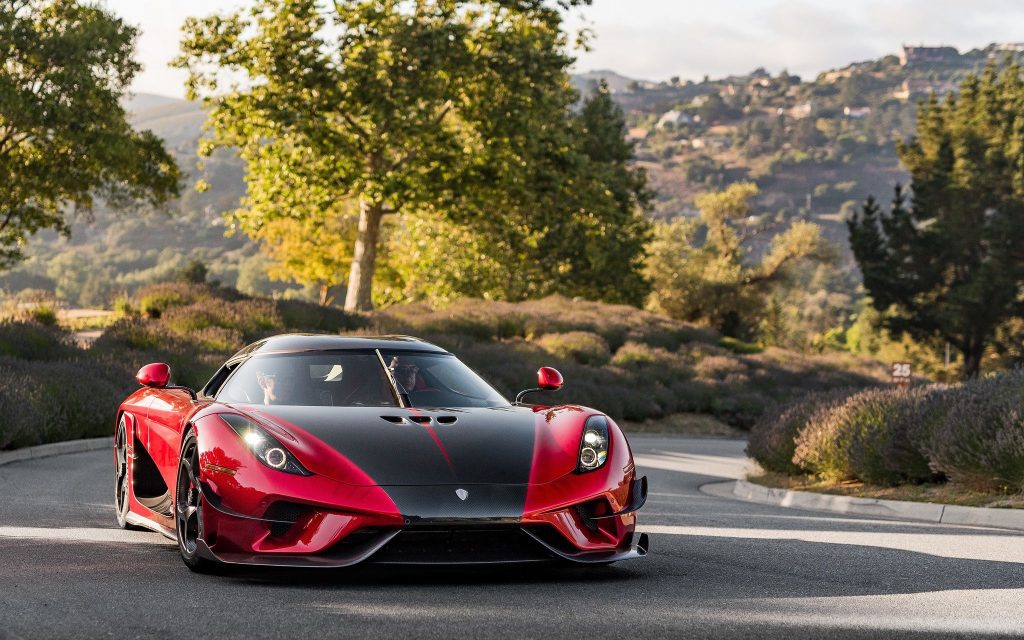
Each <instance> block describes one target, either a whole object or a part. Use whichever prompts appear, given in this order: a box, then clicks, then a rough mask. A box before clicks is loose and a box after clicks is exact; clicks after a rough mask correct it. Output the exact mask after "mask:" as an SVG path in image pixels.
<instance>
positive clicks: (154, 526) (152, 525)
mask: <svg viewBox="0 0 1024 640" xmlns="http://www.w3.org/2000/svg"><path fill="white" fill-rule="evenodd" d="M125 520H127V521H128V524H130V525H134V526H136V527H142V528H144V529H149V530H150V531H155V532H156V533H159V534H161V535H163V536H164V537H166V538H170V539H171V540H175V541H176V540H177V539H178V535H177V533H175V531H174V529H170V528H168V527H165V526H164V525H162V524H160V523H158V522H154V521H152V520H150V519H149V518H144V517H142V516H140V515H139V514H137V513H135V512H134V511H129V512H128V515H127V516H125Z"/></svg>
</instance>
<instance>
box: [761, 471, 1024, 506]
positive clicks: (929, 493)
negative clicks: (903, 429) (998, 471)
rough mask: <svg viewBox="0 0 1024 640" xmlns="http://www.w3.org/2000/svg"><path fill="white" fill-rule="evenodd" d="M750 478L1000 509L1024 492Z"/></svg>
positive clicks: (1018, 501) (1019, 500) (779, 485)
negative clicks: (1006, 492) (989, 491)
mask: <svg viewBox="0 0 1024 640" xmlns="http://www.w3.org/2000/svg"><path fill="white" fill-rule="evenodd" d="M747 479H748V480H749V481H750V482H753V483H755V484H759V485H762V486H765V487H771V488H773V489H790V490H793V491H810V492H813V493H827V494H831V495H839V496H850V497H853V498H875V499H880V500H905V501H908V502H930V503H934V504H953V505H959V506H963V507H990V508H999V509H1024V493H1015V494H1005V493H987V492H983V491H977V490H974V489H971V488H969V487H965V486H963V485H958V484H955V483H942V484H909V485H900V486H897V487H880V486H877V485H871V484H866V483H864V482H859V481H847V482H835V481H829V480H819V479H816V478H814V477H810V476H789V475H786V474H782V473H774V472H767V473H763V474H760V475H754V476H750V477H749V478H747Z"/></svg>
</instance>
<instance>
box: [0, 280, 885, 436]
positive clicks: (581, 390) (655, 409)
mask: <svg viewBox="0 0 1024 640" xmlns="http://www.w3.org/2000/svg"><path fill="white" fill-rule="evenodd" d="M134 304H135V309H136V311H135V313H134V314H130V315H129V316H126V317H123V318H122V319H121V320H119V321H117V322H116V323H114V324H113V325H111V326H110V327H108V328H107V329H106V330H105V332H104V333H103V335H102V336H101V337H100V338H99V339H98V340H97V341H96V342H95V343H94V344H93V346H92V347H91V348H89V349H81V348H79V347H77V346H75V344H74V342H73V341H72V340H71V337H70V335H69V334H68V333H66V332H65V331H63V330H61V329H59V328H53V327H50V328H48V327H44V326H41V325H39V324H38V323H32V322H20V323H14V322H7V323H5V324H0V375H3V376H4V379H5V382H8V384H5V385H3V386H0V411H3V412H4V415H5V416H11V419H9V420H8V419H5V420H4V421H3V422H2V423H0V449H2V448H9V447H14V446H24V445H31V444H37V443H39V442H45V441H52V440H60V439H68V438H73V437H85V436H91V435H102V434H106V433H108V432H109V430H110V428H111V425H112V424H113V418H114V416H113V411H114V407H116V405H117V403H118V402H119V400H120V399H121V398H122V397H123V396H124V395H125V394H127V393H129V392H130V391H131V390H132V389H133V388H134V383H133V380H132V376H133V373H134V371H136V370H137V369H138V367H140V366H142V365H143V364H146V363H148V362H153V361H163V362H168V363H169V364H170V365H171V367H172V370H173V372H174V378H175V381H176V382H178V383H180V384H186V385H190V386H193V387H200V386H202V385H203V384H204V383H205V382H206V380H207V379H208V378H209V377H210V375H211V374H212V373H213V371H214V369H215V367H216V366H217V365H218V364H220V362H222V361H223V359H224V358H225V357H226V356H228V355H230V354H231V353H234V352H235V351H236V350H238V349H239V348H241V347H242V346H244V345H245V344H247V343H249V342H252V341H254V340H256V339H258V338H260V337H262V336H266V335H271V334H275V333H281V332H285V331H315V332H325V333H342V334H359V335H380V334H407V335H416V336H419V337H422V338H424V339H427V340H429V341H431V342H434V343H436V344H438V345H440V346H442V347H445V348H447V349H449V350H451V351H452V352H454V353H456V354H457V355H458V356H459V357H460V358H462V359H463V360H464V361H465V362H467V363H468V364H469V365H470V366H471V367H473V368H474V369H476V370H477V371H479V372H480V373H481V375H483V377H484V378H485V379H487V380H488V381H489V382H491V383H492V384H493V385H494V386H495V387H496V388H497V389H498V390H499V391H501V392H502V393H503V394H505V395H506V396H507V397H510V398H511V397H514V395H515V393H516V392H517V391H519V390H521V389H523V388H526V387H529V386H532V384H533V383H534V381H535V375H536V371H537V368H538V367H540V366H542V365H551V366H555V367H557V368H558V369H559V370H560V371H561V372H562V373H563V374H564V375H565V379H566V385H565V387H564V389H563V390H562V391H560V392H558V394H557V395H554V396H551V397H550V400H551V401H557V402H560V403H563V402H565V403H578V404H585V405H589V406H593V407H596V408H599V409H601V410H604V411H606V412H608V413H609V414H610V415H612V416H613V417H616V418H622V419H626V420H631V421H643V420H647V419H657V418H662V417H665V416H671V415H675V414H679V413H684V412H685V413H699V414H706V415H709V416H715V417H716V418H718V419H720V420H722V421H724V422H727V423H728V424H731V425H733V426H737V427H740V428H749V426H750V425H751V424H752V423H753V421H754V420H755V419H756V418H757V417H758V416H759V415H761V413H763V412H764V410H765V408H766V407H768V406H770V405H772V404H773V403H775V402H777V401H784V400H787V399H789V398H792V397H795V396H798V395H801V394H803V393H806V392H808V391H816V390H827V389H834V388H843V387H850V386H854V387H864V386H870V385H873V384H877V383H878V382H879V379H878V378H877V376H878V375H879V374H880V373H883V368H882V367H881V366H880V365H879V364H878V363H875V362H871V361H868V360H863V359H860V360H858V359H853V358H850V357H843V358H838V357H827V358H826V357H822V356H806V355H801V354H796V353H792V352H787V351H782V350H778V349H770V350H767V351H765V352H757V350H756V349H753V348H752V347H751V346H750V345H744V344H742V343H736V342H735V341H729V340H723V339H721V338H720V337H719V336H718V335H717V334H715V333H714V332H711V331H708V330H706V329H702V328H699V327H695V326H693V325H689V324H686V323H682V322H677V321H674V320H670V319H668V318H665V317H662V316H658V315H655V314H651V313H646V312H642V311H639V310H637V309H635V308H632V307H626V306H616V305H604V304H599V303H592V302H583V301H578V300H570V299H566V298H560V297H551V298H546V299H543V300H537V301H532V302H524V303H519V304H507V303H500V302H487V301H482V300H464V301H461V302H458V303H456V304H454V305H451V306H449V307H447V308H443V309H435V308H430V307H427V306H423V305H405V306H395V307H391V308H389V309H387V310H385V311H381V312H377V313H373V314H370V315H366V316H352V315H348V314H345V313H343V312H341V311H338V310H335V309H324V308H321V307H317V306H314V305H311V304H308V303H304V302H298V301H282V300H277V301H275V300H271V299H267V298H253V297H248V296H244V295H242V294H239V293H238V292H237V291H235V290H232V289H225V288H217V287H212V286H208V285H184V284H164V285H157V286H154V287H149V288H147V289H144V290H142V291H140V293H139V296H138V297H137V298H136V299H135V300H134Z"/></svg>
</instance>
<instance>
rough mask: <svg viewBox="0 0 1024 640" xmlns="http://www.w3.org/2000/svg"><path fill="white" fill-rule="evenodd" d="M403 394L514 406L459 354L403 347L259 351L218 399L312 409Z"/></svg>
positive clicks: (373, 402) (380, 403) (425, 402)
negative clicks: (286, 352)
mask: <svg viewBox="0 0 1024 640" xmlns="http://www.w3.org/2000/svg"><path fill="white" fill-rule="evenodd" d="M381 360H383V361H384V362H385V363H387V364H388V368H387V370H385V368H384V367H383V366H382V365H381ZM389 377H390V379H389ZM392 380H394V385H392ZM396 390H397V393H396ZM403 394H404V400H405V402H406V404H408V405H411V406H418V407H451V408H458V407H494V406H505V405H508V404H509V403H508V401H507V400H505V399H504V398H503V397H502V396H501V394H499V393H498V392H497V391H495V390H494V389H492V388H491V387H490V386H488V385H487V383H486V382H484V381H483V380H481V379H480V377H479V376H477V375H476V374H475V373H473V371H472V370H470V369H469V367H467V366H466V365H464V364H462V363H461V362H459V360H458V359H457V358H455V356H452V355H448V354H432V353H431V354H427V353H415V352H401V351H394V352H383V353H381V354H380V355H378V353H377V352H376V351H367V352H343V351H338V352H321V353H290V354H269V355H256V356H253V357H252V358H249V359H248V360H246V361H245V362H244V363H242V364H241V365H239V367H238V369H237V370H236V371H234V372H232V374H231V375H230V377H229V378H228V379H227V381H226V382H225V383H224V386H223V387H222V388H221V390H220V392H219V393H218V394H217V399H218V400H220V401H222V402H238V403H246V404H262V405H287V406H307V407H398V406H401V405H400V402H401V401H402V400H400V396H403Z"/></svg>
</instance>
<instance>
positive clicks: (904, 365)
mask: <svg viewBox="0 0 1024 640" xmlns="http://www.w3.org/2000/svg"><path fill="white" fill-rule="evenodd" d="M911 374H912V370H911V368H910V363H909V362H894V363H892V381H893V383H895V384H896V385H898V386H901V387H905V386H907V385H908V384H910V378H911Z"/></svg>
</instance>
